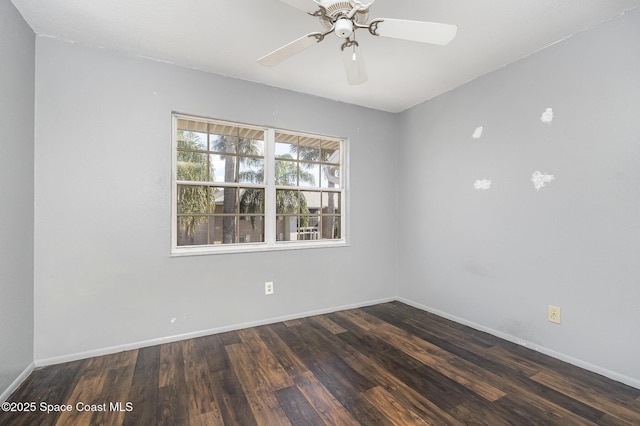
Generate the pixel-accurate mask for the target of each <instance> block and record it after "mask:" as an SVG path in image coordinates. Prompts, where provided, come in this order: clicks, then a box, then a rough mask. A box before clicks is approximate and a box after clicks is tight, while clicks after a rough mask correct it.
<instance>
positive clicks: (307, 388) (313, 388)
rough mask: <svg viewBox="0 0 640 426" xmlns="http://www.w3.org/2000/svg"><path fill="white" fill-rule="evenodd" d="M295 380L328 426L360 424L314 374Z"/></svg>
mask: <svg viewBox="0 0 640 426" xmlns="http://www.w3.org/2000/svg"><path fill="white" fill-rule="evenodd" d="M294 380H295V382H296V386H297V387H298V389H299V390H300V392H301V393H302V394H303V395H304V396H305V398H306V399H307V401H309V404H310V405H311V406H312V407H313V408H314V410H315V411H316V413H318V415H319V416H320V417H321V418H322V420H323V421H324V423H325V424H326V425H344V426H356V425H359V424H360V423H359V422H357V421H356V419H354V418H353V417H352V416H351V414H349V412H347V410H346V409H345V408H344V406H343V405H342V404H340V403H339V402H338V400H337V399H335V398H334V397H333V395H332V394H331V392H329V391H328V390H327V388H325V387H324V386H323V385H322V383H321V382H320V381H319V380H318V379H317V378H316V377H315V375H314V374H313V373H311V372H309V373H304V374H300V375H299V376H297V377H296V378H295V379H294Z"/></svg>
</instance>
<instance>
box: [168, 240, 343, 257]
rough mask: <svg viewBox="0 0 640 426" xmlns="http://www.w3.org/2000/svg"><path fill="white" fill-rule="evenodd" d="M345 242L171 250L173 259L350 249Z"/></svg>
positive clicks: (190, 247)
mask: <svg viewBox="0 0 640 426" xmlns="http://www.w3.org/2000/svg"><path fill="white" fill-rule="evenodd" d="M348 246H349V245H348V244H347V242H346V241H344V240H328V241H323V242H309V241H283V242H277V243H275V244H267V243H258V244H229V245H219V246H214V247H212V246H189V247H173V248H172V249H171V257H184V256H206V255H216V254H233V253H260V252H269V251H283V250H306V249H319V248H332V247H348Z"/></svg>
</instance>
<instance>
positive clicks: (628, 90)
mask: <svg viewBox="0 0 640 426" xmlns="http://www.w3.org/2000/svg"><path fill="white" fill-rule="evenodd" d="M638 41H640V10H636V11H634V12H632V13H629V14H627V15H625V16H622V17H620V18H618V19H615V20H613V21H611V22H608V23H606V24H604V25H602V26H600V27H598V28H596V29H593V30H589V31H586V32H583V33H581V34H579V35H577V36H574V37H573V38H570V39H568V40H566V41H563V42H561V43H558V44H555V45H553V46H551V47H549V48H547V49H545V50H543V51H540V52H538V53H536V54H534V55H532V56H529V57H527V58H525V59H523V60H520V61H518V62H516V63H514V64H511V65H509V66H507V67H505V68H502V69H500V70H498V71H496V72H493V73H491V74H488V75H486V76H483V77H481V78H479V79H477V80H475V81H472V82H470V83H468V84H466V85H465V86H462V87H460V88H458V89H456V90H454V91H451V92H449V93H446V94H444V95H442V96H439V97H437V98H435V99H433V100H430V101H429V102H426V103H424V104H422V105H419V106H416V107H414V108H412V109H410V110H408V111H406V112H404V113H403V114H402V115H401V118H400V120H401V127H402V129H403V131H404V140H405V143H403V144H402V145H401V151H400V154H399V160H398V162H399V164H400V165H401V166H399V179H398V198H399V212H400V223H401V224H402V225H401V229H400V231H399V269H398V270H399V280H398V281H399V285H400V287H399V291H398V293H399V295H400V296H401V297H403V298H405V299H407V300H410V301H412V302H413V303H415V304H418V305H420V306H422V307H426V308H428V309H430V310H433V311H436V312H440V313H444V314H445V315H447V316H449V317H453V318H457V319H459V320H462V321H464V322H467V323H470V324H474V325H475V326H477V327H479V328H483V329H486V330H491V331H493V332H495V333H497V334H499V335H502V336H505V337H510V338H511V339H512V340H514V341H520V342H521V343H524V344H527V345H529V346H533V347H536V348H538V349H541V350H543V351H546V352H548V353H551V354H554V355H556V356H560V357H561V358H564V359H568V360H571V361H572V362H575V363H578V364H580V365H584V366H587V367H590V368H592V369H595V370H596V371H601V372H605V373H607V374H608V375H610V376H612V377H617V378H619V379H621V380H623V381H626V382H627V383H632V384H634V385H635V386H637V387H638V386H640V362H638V360H639V356H638V354H639V353H640V338H639V337H638V336H639V335H638V330H640V261H639V258H638V255H639V254H640V49H639V48H638ZM548 107H551V108H553V111H554V113H555V114H554V120H553V122H552V123H551V124H543V123H542V122H541V119H540V118H541V115H542V113H543V111H544V110H545V108H548ZM478 126H483V127H484V133H483V135H482V137H481V139H477V140H476V139H473V138H472V137H471V136H472V134H473V132H474V130H475V128H476V127H478ZM535 171H540V172H542V173H549V174H552V175H554V176H555V180H554V181H552V182H550V183H549V184H548V185H547V186H546V187H544V188H542V189H541V190H540V191H536V190H535V189H534V186H533V183H532V182H531V180H530V179H531V177H532V174H533V172H535ZM477 179H490V180H491V181H492V186H491V189H490V190H487V191H478V190H475V189H474V186H473V184H474V182H475V181H476V180H477ZM549 304H553V305H557V306H560V307H561V308H562V318H563V322H562V324H561V325H556V324H552V323H550V322H548V321H547V318H546V316H547V306H548V305H549Z"/></svg>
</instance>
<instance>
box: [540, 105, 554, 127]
mask: <svg viewBox="0 0 640 426" xmlns="http://www.w3.org/2000/svg"><path fill="white" fill-rule="evenodd" d="M540 120H541V121H542V122H543V123H545V124H551V122H552V121H553V108H547V109H545V110H544V112H543V113H542V117H540Z"/></svg>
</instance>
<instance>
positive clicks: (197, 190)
mask: <svg viewBox="0 0 640 426" xmlns="http://www.w3.org/2000/svg"><path fill="white" fill-rule="evenodd" d="M207 193H208V189H207V187H206V186H191V185H178V214H198V213H200V214H204V213H207V210H208V207H209V200H208V198H207Z"/></svg>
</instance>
